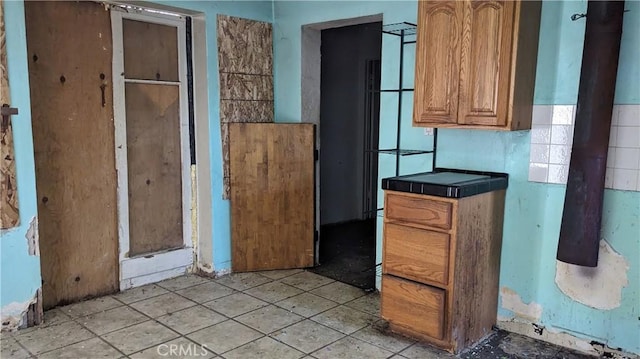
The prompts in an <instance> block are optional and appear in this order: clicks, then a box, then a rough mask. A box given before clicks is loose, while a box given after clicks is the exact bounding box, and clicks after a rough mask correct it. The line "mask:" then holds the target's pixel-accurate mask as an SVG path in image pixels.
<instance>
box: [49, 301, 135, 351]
mask: <svg viewBox="0 0 640 359" xmlns="http://www.w3.org/2000/svg"><path fill="white" fill-rule="evenodd" d="M117 308H120V307H115V308H109V309H107V310H102V311H97V312H94V313H92V314H87V315H86V316H83V317H72V316H69V317H70V318H71V321H72V322H74V323H75V324H78V325H79V326H80V327H82V328H83V329H84V330H86V331H88V332H89V333H91V334H93V335H94V337H93V338H88V339H84V340H81V341H79V342H76V343H73V344H67V345H65V346H63V347H60V348H57V349H54V350H59V349H63V348H68V347H70V346H72V345H75V344H78V343H82V342H85V341H88V340H91V339H95V338H98V339H100V340H101V341H102V342H104V343H106V344H107V345H108V346H110V347H112V348H113V349H115V350H116V351H117V352H118V353H120V354H122V355H124V356H126V354H125V353H124V352H122V351H121V350H120V349H118V348H116V347H115V346H114V345H112V344H111V343H109V342H108V341H106V340H105V339H103V338H102V336H100V335H98V334H97V333H95V332H94V331H92V330H91V329H89V328H87V327H86V326H85V325H84V324H82V322H80V321H79V319H81V318H84V317H87V316H89V315H94V314H97V313H100V312H106V311H108V310H111V309H117ZM54 350H49V351H46V352H42V353H40V354H39V355H41V354H46V353H49V352H52V351H54Z"/></svg>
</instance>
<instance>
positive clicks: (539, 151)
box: [530, 144, 549, 163]
mask: <svg viewBox="0 0 640 359" xmlns="http://www.w3.org/2000/svg"><path fill="white" fill-rule="evenodd" d="M530 160H531V161H530V162H537V163H549V145H538V144H531V158H530Z"/></svg>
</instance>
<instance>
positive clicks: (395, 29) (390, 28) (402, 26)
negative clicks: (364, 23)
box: [367, 22, 438, 212]
mask: <svg viewBox="0 0 640 359" xmlns="http://www.w3.org/2000/svg"><path fill="white" fill-rule="evenodd" d="M382 33H383V34H387V35H391V36H398V37H400V48H399V56H400V64H399V67H400V69H399V71H398V72H399V74H398V88H396V89H382V90H379V91H376V92H380V93H383V92H397V93H398V114H397V116H398V117H397V122H396V131H397V132H396V147H395V148H386V149H378V148H376V149H371V150H369V151H367V152H375V153H383V154H391V155H395V157H396V170H395V175H396V176H399V175H400V158H401V157H403V156H415V155H423V154H431V155H432V169H435V168H436V149H437V144H438V129H437V128H434V129H433V148H432V149H431V150H413V149H404V148H402V146H401V135H402V132H401V124H402V95H403V94H404V93H405V92H412V91H413V89H412V88H404V83H403V75H404V51H405V48H404V47H405V46H407V45H410V44H415V43H416V40H407V39H406V38H407V37H409V36H415V35H416V33H417V25H416V24H412V23H410V22H400V23H395V24H388V25H383V26H382ZM383 209H384V208H377V209H376V212H379V211H381V210H383Z"/></svg>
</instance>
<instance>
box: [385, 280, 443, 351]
mask: <svg viewBox="0 0 640 359" xmlns="http://www.w3.org/2000/svg"><path fill="white" fill-rule="evenodd" d="M444 306H445V292H444V290H442V289H438V288H434V287H430V286H428V285H423V284H418V283H415V282H410V281H407V280H404V279H400V278H396V277H393V276H390V275H383V276H382V292H381V308H380V313H381V315H382V318H383V319H385V320H388V321H389V322H391V323H393V324H396V325H399V326H403V327H406V328H409V329H410V330H412V331H415V332H418V333H421V334H425V335H428V336H429V337H432V338H435V339H440V340H442V339H443V338H444Z"/></svg>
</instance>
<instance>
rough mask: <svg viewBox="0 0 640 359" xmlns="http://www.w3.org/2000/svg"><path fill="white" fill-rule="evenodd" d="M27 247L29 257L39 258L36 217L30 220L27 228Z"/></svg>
mask: <svg viewBox="0 0 640 359" xmlns="http://www.w3.org/2000/svg"><path fill="white" fill-rule="evenodd" d="M25 237H26V238H27V246H28V248H29V255H30V256H40V237H39V235H38V217H33V218H31V222H29V228H28V229H27V234H25Z"/></svg>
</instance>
